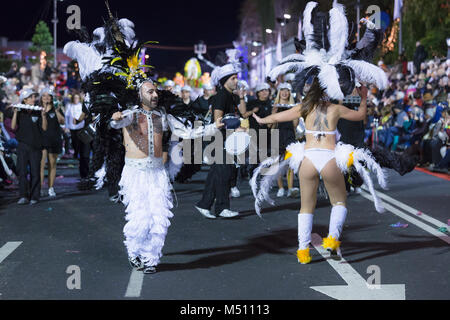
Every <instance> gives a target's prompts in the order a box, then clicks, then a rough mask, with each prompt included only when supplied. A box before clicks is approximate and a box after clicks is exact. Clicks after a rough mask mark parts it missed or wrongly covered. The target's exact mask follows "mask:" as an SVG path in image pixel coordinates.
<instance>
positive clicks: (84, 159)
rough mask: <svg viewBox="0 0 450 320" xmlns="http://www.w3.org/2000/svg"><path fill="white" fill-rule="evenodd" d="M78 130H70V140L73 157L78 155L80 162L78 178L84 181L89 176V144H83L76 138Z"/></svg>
mask: <svg viewBox="0 0 450 320" xmlns="http://www.w3.org/2000/svg"><path fill="white" fill-rule="evenodd" d="M78 132H79V130H70V135H71V138H72V146H73V149H74V151H75V155H78V158H79V160H80V177H81V178H82V179H85V178H87V177H88V175H89V157H90V153H91V144H90V143H84V142H83V141H81V139H80V138H78V135H77V133H78Z"/></svg>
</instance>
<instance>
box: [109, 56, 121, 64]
mask: <svg viewBox="0 0 450 320" xmlns="http://www.w3.org/2000/svg"><path fill="white" fill-rule="evenodd" d="M119 60H122V58H121V57H117V58H114V59H112V61H111V65H113V64H114V63H115V62H116V61H119Z"/></svg>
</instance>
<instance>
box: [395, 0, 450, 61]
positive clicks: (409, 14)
mask: <svg viewBox="0 0 450 320" xmlns="http://www.w3.org/2000/svg"><path fill="white" fill-rule="evenodd" d="M403 13H404V15H403V39H404V46H405V49H406V55H407V57H408V58H409V59H412V57H413V55H414V51H415V48H416V42H417V41H421V43H422V44H423V45H424V46H425V49H426V50H427V51H428V53H429V57H430V58H431V56H445V55H446V54H447V43H446V38H447V35H448V34H450V18H449V1H448V0H427V1H422V0H408V1H405V6H404V8H403Z"/></svg>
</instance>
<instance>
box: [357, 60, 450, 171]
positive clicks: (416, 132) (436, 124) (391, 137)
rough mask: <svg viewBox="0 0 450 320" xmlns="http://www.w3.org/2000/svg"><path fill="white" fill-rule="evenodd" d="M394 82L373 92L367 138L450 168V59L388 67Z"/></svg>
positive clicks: (439, 168) (435, 165) (438, 167)
mask: <svg viewBox="0 0 450 320" xmlns="http://www.w3.org/2000/svg"><path fill="white" fill-rule="evenodd" d="M379 65H380V66H382V67H383V68H384V69H385V71H386V72H387V73H388V75H389V83H390V84H389V87H388V88H387V89H386V90H384V91H379V90H377V89H376V88H372V89H371V91H370V94H369V103H368V118H367V121H366V122H365V143H366V144H367V145H370V144H378V145H382V146H384V147H385V148H389V149H390V150H391V151H395V152H407V153H408V154H410V155H412V156H416V157H417V159H418V165H419V166H422V167H427V168H428V169H429V170H431V171H435V172H441V173H448V166H449V160H450V159H449V157H450V155H449V146H450V145H449V136H450V114H449V112H450V110H449V107H448V105H449V101H450V90H449V82H448V77H449V75H450V60H445V59H439V58H434V59H432V60H428V61H424V62H422V63H421V64H420V70H418V69H417V68H416V67H414V68H411V69H410V70H408V69H407V68H405V67H404V65H403V64H402V63H400V64H398V65H396V66H394V67H391V68H387V67H386V66H384V64H383V62H382V61H380V63H379Z"/></svg>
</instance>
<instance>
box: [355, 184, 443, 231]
mask: <svg viewBox="0 0 450 320" xmlns="http://www.w3.org/2000/svg"><path fill="white" fill-rule="evenodd" d="M363 189H364V190H365V191H368V190H367V189H366V188H364V187H363ZM376 193H377V195H378V196H379V197H380V198H381V199H384V200H386V201H388V202H390V203H391V204H393V205H395V206H397V207H399V208H401V209H403V210H405V211H407V212H409V213H412V214H413V215H414V216H416V217H417V218H421V219H422V220H425V221H427V222H429V223H431V224H434V225H435V226H436V227H438V228H447V227H448V225H447V224H446V223H444V222H441V221H439V220H437V219H435V218H433V217H431V216H429V215H427V214H425V213H423V212H422V211H420V210H417V209H415V208H413V207H410V206H408V205H407V204H404V203H403V202H400V201H398V200H396V199H394V198H392V197H389V196H388V195H386V194H384V193H382V192H379V191H376ZM419 212H420V215H419V214H418V213H419Z"/></svg>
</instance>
